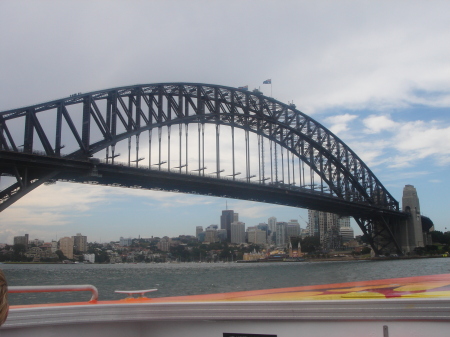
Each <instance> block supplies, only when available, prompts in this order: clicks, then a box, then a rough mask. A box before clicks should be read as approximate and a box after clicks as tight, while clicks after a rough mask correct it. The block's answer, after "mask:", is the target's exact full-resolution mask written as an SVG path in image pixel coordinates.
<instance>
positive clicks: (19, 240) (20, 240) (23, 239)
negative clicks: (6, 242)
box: [14, 234, 28, 247]
mask: <svg viewBox="0 0 450 337" xmlns="http://www.w3.org/2000/svg"><path fill="white" fill-rule="evenodd" d="M14 244H15V245H17V244H20V245H24V246H25V247H28V234H25V235H23V236H15V237H14Z"/></svg>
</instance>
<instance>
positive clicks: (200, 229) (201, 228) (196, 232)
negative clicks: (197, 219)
mask: <svg viewBox="0 0 450 337" xmlns="http://www.w3.org/2000/svg"><path fill="white" fill-rule="evenodd" d="M201 232H203V226H197V227H195V237H196V238H197V239H198V234H199V233H201Z"/></svg>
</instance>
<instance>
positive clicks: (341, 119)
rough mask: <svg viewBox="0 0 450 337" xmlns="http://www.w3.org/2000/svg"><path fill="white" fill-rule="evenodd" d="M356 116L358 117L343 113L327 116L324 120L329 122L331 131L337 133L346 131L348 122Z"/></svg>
mask: <svg viewBox="0 0 450 337" xmlns="http://www.w3.org/2000/svg"><path fill="white" fill-rule="evenodd" d="M356 118H358V116H357V115H351V114H348V113H347V114H344V115H337V116H331V117H327V118H326V119H325V121H326V122H327V123H330V124H331V126H330V128H329V129H330V130H331V132H333V133H334V134H339V133H341V132H344V131H347V130H348V123H350V122H351V121H353V120H354V119H356Z"/></svg>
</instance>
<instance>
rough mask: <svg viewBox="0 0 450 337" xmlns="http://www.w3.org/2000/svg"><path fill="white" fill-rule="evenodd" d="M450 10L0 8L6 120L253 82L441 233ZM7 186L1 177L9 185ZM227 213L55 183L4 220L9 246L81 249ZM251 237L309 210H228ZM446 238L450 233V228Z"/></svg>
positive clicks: (168, 197) (265, 4) (415, 5)
mask: <svg viewBox="0 0 450 337" xmlns="http://www.w3.org/2000/svg"><path fill="white" fill-rule="evenodd" d="M449 12H450V3H449V2H448V1H437V0H435V1H432V2H430V1H282V0H277V1H263V0H262V1H234V0H226V1H207V0H205V1H196V0H191V1H167V0H166V1H132V0H130V1H111V0H110V1H92V0H89V1H83V0H77V1H35V0H33V1H20V0H14V1H9V0H3V1H1V2H0V41H1V62H0V78H1V80H0V111H3V110H6V109H10V108H15V107H20V106H25V105H29V104H34V103H39V102H44V101H48V100H53V99H57V98H61V97H67V96H69V95H70V94H72V93H74V92H89V91H93V90H101V89H107V88H112V87H119V86H124V85H132V84H143V83H156V82H199V83H211V84H220V85H226V86H232V87H238V86H243V85H248V86H249V88H250V89H253V88H259V87H260V89H261V90H262V91H263V92H264V93H265V94H266V95H269V94H270V86H267V85H263V84H262V82H263V81H264V80H266V79H269V78H270V79H272V83H273V85H272V95H273V97H274V98H276V99H278V100H280V101H282V102H292V101H293V102H294V103H295V104H296V106H297V108H298V109H299V110H301V111H303V112H304V113H306V114H308V115H311V116H312V117H313V118H314V119H316V120H317V121H319V122H320V123H322V124H324V125H325V126H326V127H328V128H329V129H330V130H332V131H333V132H334V133H336V134H337V135H338V136H339V137H340V138H341V139H342V140H343V141H344V142H346V143H347V144H348V145H349V146H350V147H351V148H352V149H353V150H354V151H355V152H356V153H357V154H358V155H359V156H360V157H361V158H362V159H363V160H364V161H365V162H366V164H367V165H368V166H369V167H370V168H371V169H372V170H373V171H374V173H375V174H376V175H377V177H378V178H379V179H380V180H381V181H382V183H383V184H384V185H385V186H386V188H387V189H388V190H389V191H390V192H391V193H392V194H393V196H394V197H395V198H396V199H397V200H399V201H401V195H402V189H403V187H404V185H405V184H412V185H414V186H415V187H416V188H417V190H418V194H419V198H420V203H421V210H422V213H423V214H424V215H427V216H429V217H430V218H431V219H432V220H433V221H434V223H435V226H436V229H437V230H441V231H444V230H445V228H446V227H449V226H450V222H449V220H448V216H447V210H448V208H449V206H450V203H449V197H448V191H450V178H449V176H450V175H449V173H450V170H449V165H450V44H449V43H448V41H450V21H449V20H448V13H449ZM3 180H4V178H3ZM225 202H226V201H225V200H224V199H219V198H210V197H203V196H190V195H189V196H188V195H182V194H172V193H165V192H155V191H139V190H127V189H121V188H106V187H90V186H85V185H75V184H67V183H66V184H64V183H57V184H56V185H51V186H42V187H40V188H38V189H37V190H35V191H33V192H32V193H30V194H29V195H27V196H26V197H24V198H22V199H21V200H20V201H18V202H17V203H15V204H14V205H13V206H11V207H9V208H8V209H7V210H5V211H4V212H2V213H1V214H0V243H2V242H9V243H11V242H12V237H13V236H14V235H22V234H24V233H29V234H30V236H31V238H35V237H36V238H41V239H45V240H50V239H54V238H57V237H58V238H59V237H62V236H67V235H75V234H76V233H78V232H81V233H82V234H84V235H87V236H88V240H89V241H100V240H101V241H109V240H118V238H119V237H120V236H125V237H128V236H132V237H135V236H138V235H141V236H143V237H149V236H152V235H153V236H164V235H168V236H174V235H179V234H194V233H195V226H197V225H201V226H208V225H210V224H217V223H219V216H220V212H221V210H222V209H225ZM228 208H232V209H234V210H235V211H236V212H238V213H239V214H240V219H241V220H242V221H244V222H245V223H246V224H247V225H255V224H257V223H259V222H266V221H267V218H268V217H270V216H275V217H277V218H278V219H279V220H280V221H287V220H289V219H297V220H299V222H300V223H301V225H302V227H304V226H305V221H304V220H307V213H306V211H304V210H299V209H293V208H287V207H279V206H274V205H268V204H258V203H251V202H245V201H237V200H228ZM447 225H449V226H447Z"/></svg>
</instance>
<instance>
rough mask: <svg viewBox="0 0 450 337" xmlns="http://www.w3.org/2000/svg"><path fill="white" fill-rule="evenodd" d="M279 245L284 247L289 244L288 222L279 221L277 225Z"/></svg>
mask: <svg viewBox="0 0 450 337" xmlns="http://www.w3.org/2000/svg"><path fill="white" fill-rule="evenodd" d="M275 232H276V240H277V247H279V248H284V247H286V244H287V223H286V222H277V226H276V231H275Z"/></svg>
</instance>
